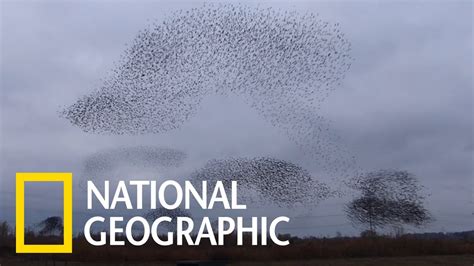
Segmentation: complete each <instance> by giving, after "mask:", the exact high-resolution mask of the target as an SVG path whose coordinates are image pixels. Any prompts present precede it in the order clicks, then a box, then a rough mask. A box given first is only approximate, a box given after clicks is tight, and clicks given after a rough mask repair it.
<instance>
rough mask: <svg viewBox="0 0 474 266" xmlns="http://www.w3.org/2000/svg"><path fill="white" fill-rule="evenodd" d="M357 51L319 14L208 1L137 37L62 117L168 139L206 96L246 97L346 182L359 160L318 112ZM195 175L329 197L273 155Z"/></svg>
mask: <svg viewBox="0 0 474 266" xmlns="http://www.w3.org/2000/svg"><path fill="white" fill-rule="evenodd" d="M349 52H350V43H349V42H348V40H347V39H346V38H345V37H344V34H343V33H342V32H341V31H340V29H339V27H338V25H337V23H336V24H331V23H328V22H325V21H323V20H322V19H320V18H319V17H318V16H317V15H314V14H311V13H307V14H299V13H296V12H283V11H278V10H273V9H270V8H269V9H262V8H250V7H245V6H242V5H234V4H226V5H219V4H211V5H204V6H203V7H200V8H194V9H190V10H183V11H177V12H176V13H174V14H173V15H171V16H170V17H168V18H167V19H165V20H163V21H162V22H161V23H156V24H154V25H152V26H150V27H148V28H146V29H144V30H142V31H141V32H139V34H138V35H137V36H136V38H135V39H134V41H133V43H132V44H131V45H130V46H129V47H128V48H127V49H126V51H125V53H124V54H123V56H122V58H121V60H120V61H119V62H118V63H117V65H116V67H115V68H114V69H113V70H112V73H111V75H110V77H109V78H107V79H106V80H105V81H104V84H103V86H102V87H100V88H99V89H98V90H96V91H94V92H92V93H91V94H89V95H86V96H84V97H82V98H80V99H78V100H77V101H76V102H75V103H74V104H72V105H71V106H69V107H67V108H65V109H64V110H63V111H62V112H61V115H62V116H63V117H64V118H66V119H67V120H69V121H70V122H71V123H72V124H74V125H76V126H78V127H80V128H81V129H82V130H84V131H85V132H92V133H100V134H114V135H116V134H118V135H120V134H132V135H134V134H148V133H163V132H167V131H170V130H174V129H178V128H180V127H181V126H182V125H183V124H184V123H185V122H186V121H188V120H189V119H190V117H192V116H193V115H194V114H195V113H196V112H197V110H198V108H199V106H200V104H201V101H202V100H203V99H204V97H206V96H209V95H211V94H218V95H223V96H232V97H242V98H243V99H244V100H245V101H246V103H247V104H248V105H249V106H250V107H251V108H254V109H255V110H257V111H258V113H259V114H260V115H261V116H262V117H263V118H264V119H266V120H267V121H269V122H270V123H271V124H272V125H273V126H275V127H276V128H278V129H280V130H281V131H283V132H284V133H286V135H287V136H288V137H289V138H290V139H291V140H292V141H294V142H295V143H296V144H297V145H298V146H299V147H301V150H302V152H304V153H306V154H309V155H310V156H311V158H312V160H313V161H314V164H316V165H317V167H319V168H320V169H321V170H322V171H324V172H326V173H327V174H328V175H329V176H332V177H335V176H338V177H343V176H344V175H346V176H348V174H347V173H348V169H351V167H353V165H354V160H353V158H350V157H349V156H347V153H346V152H345V151H344V149H343V148H342V146H341V145H339V140H338V139H337V137H336V136H335V135H334V134H332V133H331V132H330V130H329V124H328V122H327V121H326V120H325V119H324V118H323V117H322V116H321V115H320V114H319V112H318V110H319V109H320V105H321V103H322V102H323V101H324V100H325V99H326V98H327V97H328V95H329V93H330V92H331V91H332V90H334V88H335V87H337V85H338V84H339V82H340V80H341V79H342V78H343V77H344V75H345V73H346V71H347V70H348V69H349V67H350V64H351V60H352V59H351V57H350V55H349ZM223 126H225V125H223ZM119 154H122V156H123V155H124V157H127V158H132V157H133V156H128V155H127V154H129V153H127V152H125V153H123V152H122V153H120V152H119ZM139 154H142V153H141V151H140V152H139ZM148 155H149V154H148V153H145V155H144V156H142V155H140V156H138V158H139V159H143V160H145V161H146V160H147V159H149V158H151V157H148ZM119 157H120V156H119ZM152 157H153V158H155V157H154V155H153V156H152ZM113 158H117V155H116V154H115V153H107V154H106V155H105V156H104V155H97V156H93V157H91V158H90V159H88V160H87V161H86V169H87V171H88V172H89V173H97V171H99V172H100V171H104V170H106V169H107V168H110V167H111V166H110V165H112V164H116V163H117V162H115V160H114V159H113ZM151 162H154V161H153V160H151ZM197 178H200V179H204V178H205V179H211V180H217V179H219V180H221V179H223V178H236V179H237V180H239V181H241V182H243V183H245V185H246V186H249V187H253V188H256V189H257V190H258V191H259V192H260V193H262V195H264V198H267V199H271V200H273V201H274V202H280V203H282V204H288V203H290V202H295V201H296V202H306V201H308V200H310V201H314V200H318V199H320V198H322V197H324V196H323V195H326V194H327V188H326V187H325V186H323V185H321V184H319V183H318V182H316V181H315V180H314V178H312V177H311V176H310V175H309V174H308V172H307V171H305V170H303V169H302V168H300V167H298V166H296V165H294V164H291V163H288V162H283V161H279V160H275V159H270V158H256V159H230V160H220V161H219V160H216V161H212V162H209V163H208V164H207V165H206V166H205V167H204V168H203V169H202V172H201V173H198V174H197ZM313 190H314V191H313ZM311 197H313V198H311Z"/></svg>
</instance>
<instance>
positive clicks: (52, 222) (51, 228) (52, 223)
mask: <svg viewBox="0 0 474 266" xmlns="http://www.w3.org/2000/svg"><path fill="white" fill-rule="evenodd" d="M37 226H38V228H40V229H39V234H40V235H54V234H59V235H62V234H63V219H62V218H61V217H59V216H51V217H48V218H46V219H44V220H43V221H41V222H40V223H38V225H37Z"/></svg>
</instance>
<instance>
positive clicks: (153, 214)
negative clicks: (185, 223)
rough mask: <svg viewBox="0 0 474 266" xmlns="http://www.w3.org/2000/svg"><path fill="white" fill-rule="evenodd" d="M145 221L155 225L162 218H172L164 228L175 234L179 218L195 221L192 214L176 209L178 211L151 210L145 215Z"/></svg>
mask: <svg viewBox="0 0 474 266" xmlns="http://www.w3.org/2000/svg"><path fill="white" fill-rule="evenodd" d="M144 217H145V219H147V220H148V221H149V222H151V223H153V222H154V221H155V220H156V219H158V218H160V217H170V218H171V221H170V222H166V223H163V226H164V228H165V229H166V230H167V231H168V232H174V231H176V225H177V223H176V221H177V219H176V218H178V217H188V218H191V219H193V216H192V215H191V213H190V212H188V211H187V210H183V209H181V208H176V209H171V210H168V209H166V208H163V207H160V208H158V209H156V210H151V211H149V212H147V213H146V214H145V216H144Z"/></svg>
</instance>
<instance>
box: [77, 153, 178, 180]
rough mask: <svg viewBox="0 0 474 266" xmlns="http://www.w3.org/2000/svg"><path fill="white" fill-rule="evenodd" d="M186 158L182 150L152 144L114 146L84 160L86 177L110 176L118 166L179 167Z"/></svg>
mask: <svg viewBox="0 0 474 266" xmlns="http://www.w3.org/2000/svg"><path fill="white" fill-rule="evenodd" d="M185 158H186V154H185V153H184V152H182V151H178V150H174V149H170V148H160V147H151V146H133V147H120V148H112V149H108V150H105V151H100V152H97V153H95V154H92V155H90V156H88V157H87V158H86V159H85V160H84V162H83V175H84V177H86V179H95V178H105V177H110V176H109V175H110V174H112V172H113V171H114V170H116V169H117V168H118V167H121V166H126V167H142V168H149V169H163V168H165V167H177V166H179V165H181V163H182V162H183V161H184V159H185Z"/></svg>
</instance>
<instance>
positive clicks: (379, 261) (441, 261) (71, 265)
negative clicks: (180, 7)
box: [0, 255, 474, 266]
mask: <svg viewBox="0 0 474 266" xmlns="http://www.w3.org/2000/svg"><path fill="white" fill-rule="evenodd" d="M473 264H474V255H454V256H413V257H393V258H390V257H382V258H357V259H321V260H303V261H295V260H293V261H278V262H271V261H266V262H248V261H246V262H237V263H228V264H227V265H232V266H244V265H248V266H264V265H269V266H290V265H300V266H310V265H311V266H314V265H317V266H380V265H384V266H392V265H393V266H399V265H402V266H403V265H407V266H408V265H409V266H425V265H426V266H428V265H430V266H431V265H443V266H444V265H445V266H472V265H473ZM0 265H1V266H10V265H11V266H20V265H21V266H22V265H26V266H49V265H51V266H52V265H54V266H79V265H87V266H112V265H124V266H125V265H131V266H152V265H153V266H171V265H176V264H175V263H169V262H168V263H160V262H153V263H113V264H109V263H84V262H68V263H65V262H58V261H56V262H54V263H53V261H36V262H35V261H24V260H18V259H5V258H0Z"/></svg>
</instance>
